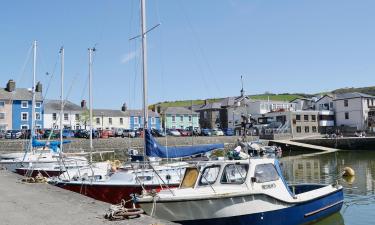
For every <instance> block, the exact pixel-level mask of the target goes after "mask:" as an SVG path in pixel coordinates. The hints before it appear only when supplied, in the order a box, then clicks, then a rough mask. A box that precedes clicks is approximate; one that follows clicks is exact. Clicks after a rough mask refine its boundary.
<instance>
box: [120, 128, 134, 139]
mask: <svg viewBox="0 0 375 225" xmlns="http://www.w3.org/2000/svg"><path fill="white" fill-rule="evenodd" d="M122 137H129V138H134V137H135V131H134V130H130V129H123V130H122Z"/></svg>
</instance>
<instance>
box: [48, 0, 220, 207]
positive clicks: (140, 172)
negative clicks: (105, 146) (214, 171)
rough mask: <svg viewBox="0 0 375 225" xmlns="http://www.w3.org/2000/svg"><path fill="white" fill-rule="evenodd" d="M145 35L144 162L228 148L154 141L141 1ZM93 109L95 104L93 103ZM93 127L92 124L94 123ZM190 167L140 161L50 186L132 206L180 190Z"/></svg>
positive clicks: (181, 163)
mask: <svg viewBox="0 0 375 225" xmlns="http://www.w3.org/2000/svg"><path fill="white" fill-rule="evenodd" d="M140 2H141V7H140V8H141V18H142V20H141V21H142V22H141V30H142V31H141V32H142V34H141V35H140V37H141V39H142V75H143V120H144V122H143V130H144V131H145V133H144V149H143V159H146V157H148V158H150V157H159V158H167V159H168V160H169V159H171V158H181V157H187V156H191V155H194V154H200V153H204V152H208V151H212V150H214V149H218V148H223V147H224V144H211V145H203V146H182V147H166V146H162V145H160V144H159V143H157V141H156V140H155V139H154V138H153V137H152V134H151V130H150V129H149V128H148V119H147V118H148V105H147V63H146V59H147V57H146V55H147V54H146V52H147V51H146V33H147V31H146V18H145V16H146V15H145V1H144V0H141V1H140ZM90 105H91V103H90ZM90 124H91V122H90ZM188 166H190V164H189V163H186V162H176V163H171V162H169V161H168V162H167V163H166V164H164V165H155V164H154V162H150V161H140V162H136V163H130V164H128V165H127V166H125V168H120V169H119V170H117V171H109V172H108V173H105V171H104V173H103V170H100V168H98V171H99V170H100V175H98V174H95V173H94V172H90V168H88V169H87V170H86V171H87V174H86V175H85V176H82V174H83V173H81V171H80V172H77V173H76V174H77V176H73V177H74V179H61V176H60V179H57V180H56V179H53V180H50V183H52V184H54V185H56V186H58V187H61V188H64V189H67V190H71V191H74V192H78V193H81V194H84V195H86V196H89V197H91V198H94V199H97V200H101V201H104V202H108V203H112V204H118V203H121V202H122V200H125V201H126V202H128V204H127V206H131V204H132V203H131V202H130V200H131V197H130V195H131V194H141V193H142V192H143V191H150V190H155V191H160V190H163V189H165V188H167V189H169V188H173V187H178V186H179V184H180V181H181V178H182V175H183V174H184V172H185V169H186V167H188ZM81 170H82V169H81Z"/></svg>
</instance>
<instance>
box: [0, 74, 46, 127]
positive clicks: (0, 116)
mask: <svg viewBox="0 0 375 225" xmlns="http://www.w3.org/2000/svg"><path fill="white" fill-rule="evenodd" d="M35 91H36V93H35V99H36V104H35V127H36V128H43V113H44V110H43V98H42V84H41V83H39V82H38V84H37V85H36V90H35ZM31 112H32V93H31V90H30V89H27V88H16V82H15V81H13V80H9V81H8V83H7V85H6V88H1V89H0V129H1V128H2V129H30V128H31V121H32V115H31Z"/></svg>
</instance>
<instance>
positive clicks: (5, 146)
mask: <svg viewBox="0 0 375 225" xmlns="http://www.w3.org/2000/svg"><path fill="white" fill-rule="evenodd" d="M239 138H241V137H240V136H211V137H201V136H199V137H167V138H165V137H162V138H157V140H158V142H159V143H160V144H161V145H168V146H183V145H192V144H193V145H199V144H213V143H224V144H225V146H226V148H232V147H234V145H235V143H236V142H237V139H239ZM257 139H258V137H247V140H248V141H250V140H257ZM27 144H28V140H6V139H0V153H4V152H17V151H22V150H23V149H25V146H27ZM93 146H94V151H110V150H112V151H116V153H119V154H122V153H123V152H124V151H126V150H127V149H129V148H134V149H140V150H142V148H143V138H121V137H118V138H108V139H94V140H93ZM64 147H65V149H64V151H65V152H80V151H88V150H89V149H90V142H89V140H88V139H81V138H73V139H72V143H70V144H67V145H64Z"/></svg>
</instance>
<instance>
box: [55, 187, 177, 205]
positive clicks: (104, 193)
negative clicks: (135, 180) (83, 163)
mask: <svg viewBox="0 0 375 225" xmlns="http://www.w3.org/2000/svg"><path fill="white" fill-rule="evenodd" d="M55 185H56V186H58V187H60V188H63V189H66V190H69V191H74V192H77V193H79V194H82V195H85V196H87V197H90V198H93V199H96V200H99V201H103V202H108V203H111V204H118V203H120V202H121V201H122V200H125V201H128V200H131V195H132V194H141V193H142V190H143V189H142V187H141V185H137V184H134V185H130V184H129V185H128V184H125V185H106V184H90V183H88V182H87V183H85V184H82V183H71V182H57V183H56V184H55ZM169 186H170V187H177V186H178V184H170V185H169ZM144 188H145V189H146V190H156V191H160V189H161V188H160V185H159V184H153V185H144ZM126 206H127V207H132V202H128V203H127V205H126Z"/></svg>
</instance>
